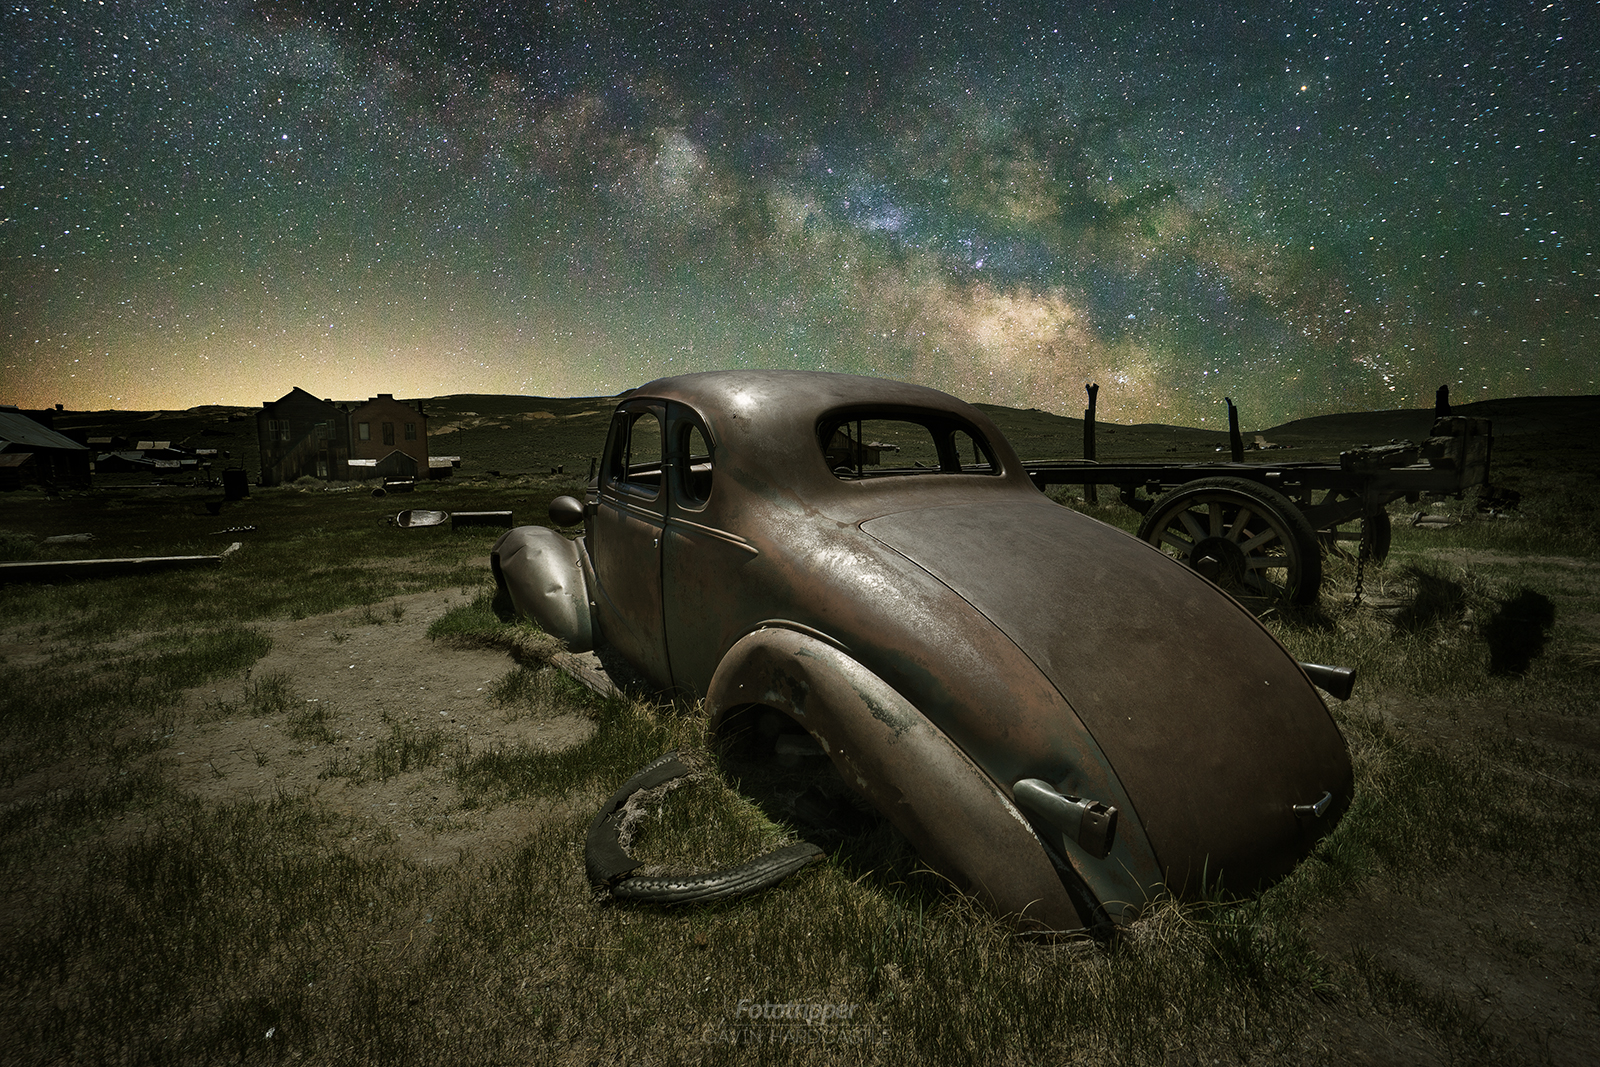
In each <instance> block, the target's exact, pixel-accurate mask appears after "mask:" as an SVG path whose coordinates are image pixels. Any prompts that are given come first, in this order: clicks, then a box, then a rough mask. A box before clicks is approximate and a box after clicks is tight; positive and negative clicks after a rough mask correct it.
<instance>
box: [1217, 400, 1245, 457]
mask: <svg viewBox="0 0 1600 1067" xmlns="http://www.w3.org/2000/svg"><path fill="white" fill-rule="evenodd" d="M1222 399H1223V400H1225V401H1226V402H1227V404H1228V448H1229V450H1230V451H1231V452H1232V453H1233V461H1234V462H1235V463H1243V462H1244V438H1243V437H1240V436H1239V409H1238V408H1236V407H1234V406H1233V399H1232V398H1231V397H1226V396H1225V397H1223V398H1222Z"/></svg>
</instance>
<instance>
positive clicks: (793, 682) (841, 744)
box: [706, 627, 1087, 930]
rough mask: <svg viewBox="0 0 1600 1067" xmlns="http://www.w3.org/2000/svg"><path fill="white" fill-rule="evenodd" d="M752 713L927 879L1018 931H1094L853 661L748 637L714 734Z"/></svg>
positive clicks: (716, 690) (715, 717) (985, 798)
mask: <svg viewBox="0 0 1600 1067" xmlns="http://www.w3.org/2000/svg"><path fill="white" fill-rule="evenodd" d="M753 704H760V705H766V706H768V707H772V708H775V709H777V710H779V711H782V712H784V713H785V714H787V715H788V716H790V717H791V718H792V719H794V720H795V721H796V722H797V723H799V724H800V725H801V726H803V727H804V728H805V729H806V731H807V732H808V733H810V734H811V736H812V737H814V738H816V739H817V741H818V742H819V743H820V744H821V745H822V747H823V750H824V751H826V752H827V754H828V756H829V758H831V759H832V760H833V762H834V765H835V766H836V767H838V769H839V773H840V774H841V775H842V776H843V777H844V779H845V781H846V782H848V783H849V784H850V785H851V786H852V787H853V788H854V789H856V790H857V791H858V792H859V793H861V795H862V796H864V797H865V798H866V799H867V800H868V801H869V802H871V803H872V804H873V805H874V806H875V807H876V808H877V809H878V811H880V812H881V813H882V814H883V815H884V817H886V818H887V819H888V820H889V821H890V822H892V823H894V825H895V826H897V827H898V828H899V829H900V831H901V833H903V834H905V836H906V837H907V838H908V839H909V840H910V841H911V843H912V845H913V846H915V848H916V849H917V852H918V854H919V855H920V856H921V857H922V859H923V860H924V861H925V862H926V863H927V864H928V865H929V866H930V867H932V868H933V869H934V870H935V871H938V872H939V873H940V874H942V875H944V876H945V877H946V878H949V879H950V881H951V882H952V883H954V885H955V886H956V887H957V888H958V889H960V890H962V891H964V892H967V893H970V894H972V895H973V896H976V897H978V898H979V899H980V900H982V901H983V902H984V903H985V904H986V905H987V906H988V907H989V908H990V909H991V910H993V911H994V912H995V913H996V914H999V915H1003V916H1006V917H1008V918H1010V919H1011V921H1013V922H1014V923H1015V925H1016V926H1017V928H1018V929H1020V930H1076V929H1080V928H1082V927H1084V926H1085V925H1087V924H1086V923H1085V920H1084V917H1083V916H1081V915H1080V914H1079V912H1078V909H1077V908H1075V907H1074V906H1073V903H1072V899H1071V898H1070V897H1069V896H1068V895H1067V891H1066V889H1065V888H1064V887H1063V885H1062V882H1061V879H1060V877H1059V876H1058V875H1057V873H1056V870H1055V867H1054V866H1053V865H1052V863H1051V862H1050V859H1049V857H1048V856H1047V855H1046V853H1045V851H1044V848H1043V847H1042V846H1041V845H1040V843H1039V840H1038V838H1037V837H1036V836H1035V834H1034V832H1033V829H1032V828H1031V827H1030V826H1029V825H1028V821H1027V819H1026V818H1024V817H1023V815H1022V813H1021V812H1019V811H1018V810H1017V809H1016V807H1014V806H1013V805H1012V803H1011V801H1010V799H1009V798H1008V797H1007V796H1006V795H1005V793H1003V792H1001V790H1000V789H999V788H998V787H997V786H996V785H995V783H994V782H993V781H991V780H990V779H989V777H988V776H987V775H985V774H984V773H983V771H981V770H980V769H979V768H978V767H977V765H976V764H974V763H973V762H972V760H970V759H968V758H967V756H966V754H965V753H964V752H962V751H961V750H960V749H959V748H957V747H956V746H955V744H954V743H952V742H951V741H950V739H949V738H948V737H946V736H945V735H944V733H943V732H942V731H940V730H939V729H938V728H937V727H935V726H934V725H933V724H932V723H931V722H929V721H928V719H927V718H926V717H925V716H924V715H923V714H922V713H921V712H920V711H918V710H917V709H916V708H915V707H913V706H912V705H911V703H910V702H909V701H907V700H906V699H905V698H904V697H903V696H901V695H900V694H899V693H898V692H897V691H895V690H894V689H893V688H891V687H890V686H889V685H888V684H887V683H886V682H884V681H883V680H882V679H881V678H879V677H878V676H877V675H875V674H873V673H872V672H871V671H869V670H867V669H866V668H865V667H863V666H862V665H861V664H860V663H858V662H856V660H854V659H853V658H851V657H850V656H849V655H848V654H846V653H845V652H843V651H840V650H839V649H837V648H834V647H833V646H831V645H829V644H826V643H824V642H823V641H821V640H819V639H818V638H816V637H812V636H810V635H808V634H804V633H799V632H797V631H795V630H790V629H785V628H780V627H769V628H766V629H762V630H757V631H755V632H754V633H751V634H747V635H746V636H745V637H743V638H741V639H740V640H739V641H738V642H737V643H735V644H734V646H733V648H731V649H730V650H729V651H728V654H727V655H726V656H724V657H723V659H722V662H721V663H720V664H719V665H718V667H717V671H716V674H715V675H714V676H713V677H712V679H711V685H710V688H709V691H708V692H707V694H706V707H707V709H708V710H709V711H710V713H711V727H712V730H713V731H716V730H718V729H720V727H721V726H722V724H723V722H724V721H725V720H726V719H727V718H728V717H729V715H730V713H731V712H734V711H736V710H738V709H740V708H744V707H748V706H750V705H753Z"/></svg>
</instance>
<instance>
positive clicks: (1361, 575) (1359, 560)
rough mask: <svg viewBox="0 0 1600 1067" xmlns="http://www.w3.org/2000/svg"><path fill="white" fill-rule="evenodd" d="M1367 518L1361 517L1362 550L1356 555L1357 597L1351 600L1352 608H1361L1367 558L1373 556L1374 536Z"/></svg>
mask: <svg viewBox="0 0 1600 1067" xmlns="http://www.w3.org/2000/svg"><path fill="white" fill-rule="evenodd" d="M1367 522H1368V518H1367V516H1365V515H1363V516H1362V517H1361V549H1360V551H1358V552H1357V553H1356V595H1355V596H1353V597H1351V598H1350V606H1351V607H1353V608H1359V607H1360V606H1361V586H1362V583H1363V582H1364V581H1365V580H1366V575H1367V557H1368V556H1369V555H1371V554H1372V536H1371V534H1370V532H1369V531H1368V529H1367Z"/></svg>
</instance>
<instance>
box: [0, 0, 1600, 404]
mask: <svg viewBox="0 0 1600 1067" xmlns="http://www.w3.org/2000/svg"><path fill="white" fill-rule="evenodd" d="M958 6H959V7H961V8H962V9H963V13H962V14H960V15H955V14H952V13H951V10H952V9H954V8H956V7H958ZM1058 6H1066V5H1006V4H971V5H953V4H912V3H858V4H839V5H837V6H829V5H825V4H816V3H805V2H798V3H754V4H744V5H726V4H723V3H705V4H690V5H672V6H667V5H650V4H597V3H577V2H570V3H569V2H556V3H549V4H522V3H518V4H502V5H494V4H492V3H487V2H485V3H478V4H472V5H466V4H461V5H452V4H447V3H442V2H437V3H430V2H427V0H417V2H411V3H404V2H399V0H393V2H386V3H358V2H354V0H347V2H338V0H333V2H327V0H324V2H319V0H303V2H286V3H250V4H245V3H238V4H232V3H226V2H222V0H209V2H199V0H195V2H183V0H174V2H168V3H160V2H138V3H131V2H130V3H117V2H114V0H105V2H101V0H56V2H54V3H45V4H33V3H27V4H14V3H13V4H8V5H7V6H6V8H5V15H4V22H3V26H0V36H3V44H0V48H3V49H4V56H5V86H4V115H3V119H0V130H3V133H4V141H5V144H4V170H3V175H0V180H3V189H0V205H3V208H0V215H3V220H4V221H3V224H0V255H3V268H0V269H3V271H4V275H3V280H0V315H3V325H0V344H3V346H4V348H3V352H0V402H10V403H16V404H21V405H23V406H41V405H46V404H53V403H63V404H65V405H66V406H68V407H70V408H106V407H121V408H155V407H168V408H171V407H186V406H190V405H194V404H203V403H234V404H258V403H260V402H261V401H262V400H265V399H271V398H276V397H278V396H280V395H282V394H284V393H286V392H287V391H288V390H289V389H290V388H291V387H292V386H295V385H299V386H302V387H304V388H306V389H309V390H311V391H312V392H315V393H317V394H319V395H324V396H332V397H337V398H360V397H365V396H369V395H372V394H375V393H378V392H387V393H395V394H398V395H402V396H430V395H441V394H446V393H456V392H498V393H532V394H541V395H577V394H602V393H612V392H616V391H618V390H620V389H623V388H626V387H629V386H632V385H636V384H639V383H640V382H643V381H645V380H648V379H650V378H653V377H657V376H660V375H664V374H672V373H679V372H683V371H689V370H705V369H711V368H717V367H729V366H749V367H768V366H770V367H802V368H815V369H829V370H847V371H853V372H860V373H869V374H878V375H884V376H888V377H896V378H903V379H908V380H914V381H920V382H924V383H927V384H930V385H934V386H938V387H941V388H945V389H948V390H950V391H952V392H955V393H957V394H958V395H961V396H963V397H966V398H968V399H971V400H981V401H993V402H997V403H1004V404H1011V405H1017V406H1025V407H1039V408H1044V409H1047V410H1053V411H1058V412H1062V413H1076V412H1077V411H1078V410H1080V409H1081V408H1082V407H1083V404H1084V388H1083V387H1084V384H1085V383H1086V382H1091V381H1093V382H1097V383H1099V385H1100V386H1101V390H1100V396H1099V410H1100V413H1101V416H1102V417H1103V418H1111V419H1115V420H1117V421H1124V422H1137V421H1163V422H1187V423H1191V424H1202V423H1215V421H1216V419H1217V417H1218V412H1219V409H1220V406H1221V398H1222V397H1223V396H1224V395H1228V396H1231V397H1233V398H1234V399H1235V400H1236V401H1238V402H1239V403H1240V404H1241V406H1242V407H1243V408H1244V409H1245V412H1246V417H1247V419H1248V421H1249V422H1250V423H1251V424H1254V425H1268V424H1270V423H1272V422H1275V421H1281V420H1284V419H1288V418H1291V417H1295V416H1297V415H1304V414H1312V413H1316V412H1323V411H1336V410H1347V409H1351V408H1368V407H1400V406H1425V405H1427V404H1431V403H1432V400H1433V395H1434V390H1435V389H1436V388H1437V387H1438V386H1439V385H1440V384H1444V383H1448V384H1449V385H1450V387H1451V390H1452V395H1453V397H1455V398H1459V399H1462V400H1470V399H1478V398H1488V397H1497V396H1511V395H1529V394H1538V393H1593V392H1596V391H1597V390H1596V389H1595V387H1594V386H1595V378H1596V377H1600V372H1597V364H1600V266H1597V264H1596V256H1595V253H1596V251H1597V250H1600V249H1597V243H1596V238H1597V236H1600V234H1597V226H1596V207H1595V202H1596V196H1597V194H1600V167H1597V166H1596V160H1597V156H1600V118H1597V116H1600V91H1597V86H1596V78H1597V73H1596V63H1595V59H1594V57H1595V55H1596V52H1597V49H1600V5H1597V4H1595V3H1593V2H1590V3H1577V2H1574V3H1565V4H1563V3H1555V4H1543V3H1534V4H1528V3H1508V2H1499V0H1495V2H1475V3H1471V4H1451V5H1448V6H1438V5H1430V4H1402V5H1382V4H1364V3H1354V2H1349V0H1344V2H1338V3H1328V4H1322V5H1316V4H1304V3H1287V2H1281V3H1262V4H1254V5H1235V6H1232V7H1226V8H1213V7H1211V6H1210V5H1192V4H1172V5H1159V4H1157V5H1152V4H1149V3H1143V4H1128V5H1122V6H1111V5H1101V6H1099V9H1098V10H1096V11H1094V12H1092V13H1063V12H1061V11H1055V10H1052V8H1054V7H1058ZM1071 6H1072V7H1073V8H1074V9H1076V8H1077V7H1079V5H1071ZM456 7H459V8H461V10H452V8H456ZM733 9H737V10H733ZM1200 9H1204V11H1203V13H1200V14H1197V11H1200Z"/></svg>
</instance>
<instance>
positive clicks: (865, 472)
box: [822, 413, 1000, 479]
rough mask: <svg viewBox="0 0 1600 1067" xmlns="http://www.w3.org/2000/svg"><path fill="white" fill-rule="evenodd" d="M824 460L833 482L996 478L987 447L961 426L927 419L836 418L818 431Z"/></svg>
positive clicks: (952, 422) (995, 471)
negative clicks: (936, 476)
mask: <svg viewBox="0 0 1600 1067" xmlns="http://www.w3.org/2000/svg"><path fill="white" fill-rule="evenodd" d="M823 432H824V437H823V442H822V453H823V457H824V459H825V460H826V462H827V464H828V469H829V470H831V471H832V472H833V473H834V475H835V477H838V478H845V479H856V478H880V477H884V476H888V475H916V474H998V473H999V472H1000V468H999V464H997V463H996V462H995V459H994V456H993V454H992V453H990V451H989V449H988V445H987V444H985V443H984V441H983V440H982V438H981V437H979V436H978V435H976V434H974V433H973V432H972V431H971V430H970V429H968V428H967V427H965V426H964V425H962V424H959V423H955V422H954V421H953V420H950V419H948V418H943V417H938V416H932V417H930V418H929V419H928V421H926V422H924V421H922V420H921V419H916V418H893V417H890V418H874V417H873V416H872V415H871V414H870V413H864V414H863V415H862V416H861V417H860V418H848V419H841V420H839V421H837V422H834V423H831V424H828V425H825V426H824V427H823Z"/></svg>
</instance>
